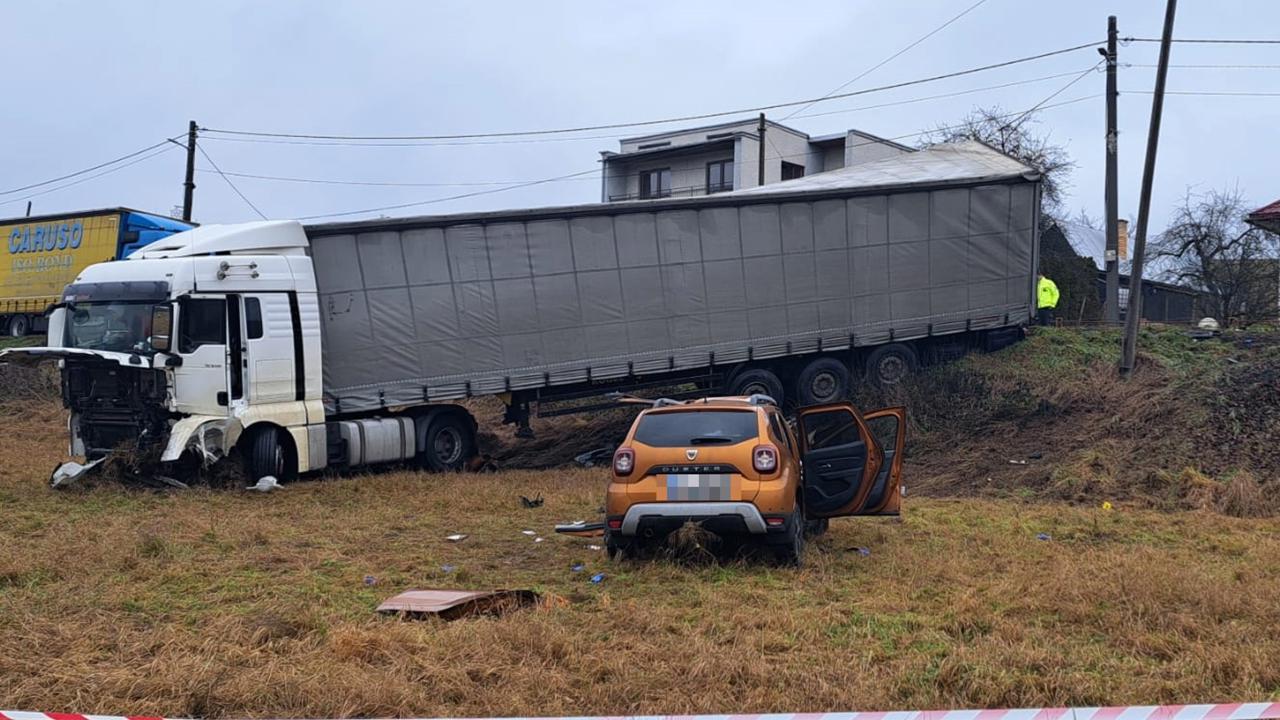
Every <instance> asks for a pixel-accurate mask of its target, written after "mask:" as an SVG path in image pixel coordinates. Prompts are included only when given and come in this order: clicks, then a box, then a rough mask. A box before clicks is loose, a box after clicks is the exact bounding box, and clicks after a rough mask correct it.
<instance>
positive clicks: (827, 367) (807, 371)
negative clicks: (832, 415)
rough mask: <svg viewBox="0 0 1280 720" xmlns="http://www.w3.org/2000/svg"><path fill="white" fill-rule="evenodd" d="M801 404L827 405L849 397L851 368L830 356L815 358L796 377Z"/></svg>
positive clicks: (797, 393) (797, 392)
mask: <svg viewBox="0 0 1280 720" xmlns="http://www.w3.org/2000/svg"><path fill="white" fill-rule="evenodd" d="M796 396H797V397H798V398H799V399H800V404H801V405H825V404H827V403H833V402H837V401H840V400H843V399H845V398H847V397H849V368H848V367H845V364H844V363H842V362H840V361H839V360H836V359H835V358H830V357H821V358H817V359H815V360H813V361H812V362H810V363H809V364H808V365H805V366H804V369H803V370H801V371H800V375H799V377H798V378H797V379H796Z"/></svg>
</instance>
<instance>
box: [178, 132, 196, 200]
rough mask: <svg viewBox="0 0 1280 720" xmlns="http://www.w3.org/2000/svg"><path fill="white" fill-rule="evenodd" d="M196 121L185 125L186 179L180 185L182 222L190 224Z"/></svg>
mask: <svg viewBox="0 0 1280 720" xmlns="http://www.w3.org/2000/svg"><path fill="white" fill-rule="evenodd" d="M196 130H197V127H196V121H195V120H192V121H191V122H190V124H188V125H187V178H186V182H184V183H183V184H182V187H183V191H182V221H183V222H191V202H192V200H194V199H195V194H196Z"/></svg>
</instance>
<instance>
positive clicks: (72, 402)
mask: <svg viewBox="0 0 1280 720" xmlns="http://www.w3.org/2000/svg"><path fill="white" fill-rule="evenodd" d="M1039 195H1040V185H1039V176H1038V175H1037V174H1036V172H1035V171H1034V170H1033V169H1032V168H1030V167H1027V166H1025V165H1023V164H1022V163H1020V162H1018V161H1016V160H1013V159H1011V158H1009V157H1006V156H1004V155H1002V154H1000V153H998V152H996V151H995V150H993V149H991V148H989V147H987V146H985V145H982V144H979V143H972V142H970V143H960V144H953V145H941V146H937V147H933V148H930V149H925V150H921V151H919V152H915V153H911V154H907V155H902V156H898V157H894V158H890V159H886V160H882V161H876V162H869V163H865V164H861V165H857V166H853V167H849V168H845V169H842V170H835V171H831V172H826V173H821V174H817V175H813V176H810V177H806V178H802V179H796V180H792V181H787V182H782V183H777V184H773V185H768V186H764V187H759V188H752V189H748V190H742V191H736V192H727V193H719V194H715V195H709V196H705V197H697V198H679V199H671V198H667V199H653V200H641V201H629V202H621V203H601V204H591V205H578V206H570V207H554V208H541V209H531V210H513V211H504V212H483V213H471V214H459V215H444V216H435V217H411V218H400V219H378V220H368V221H359V222H345V223H332V224H319V225H310V226H305V227H304V226H303V225H301V224H299V223H297V222H293V221H264V222H252V223H244V224H238V225H206V226H202V227H199V228H196V229H194V230H190V231H187V232H183V233H178V234H175V235H172V236H170V237H167V238H163V239H161V240H157V241H155V242H153V243H151V244H150V245H148V246H146V247H144V248H141V249H139V250H137V251H135V252H133V253H132V254H131V255H129V256H128V258H127V259H126V260H124V261H120V262H110V263H100V264H96V265H92V266H90V267H87V268H85V269H84V270H83V271H81V272H80V273H79V274H78V275H77V276H76V277H75V278H74V281H73V282H71V283H70V284H68V285H67V287H66V288H65V290H64V291H63V292H62V294H61V295H60V296H59V297H60V300H59V302H58V304H57V307H56V309H55V310H54V311H53V313H52V315H51V317H50V330H49V346H48V347H43V348H23V349H13V350H8V351H6V352H5V353H3V354H0V360H3V361H10V362H22V363H36V362H39V361H41V360H47V359H57V360H59V361H60V364H61V376H62V391H63V399H64V402H65V404H66V406H67V408H68V409H69V411H70V418H69V428H70V454H71V455H72V456H75V457H77V458H83V459H84V461H85V462H83V463H82V462H79V461H71V462H69V463H67V464H66V465H64V466H63V467H62V468H60V469H59V470H58V471H56V472H55V479H59V478H62V479H66V478H70V477H75V476H76V475H78V474H79V473H81V472H84V471H85V470H86V469H87V468H90V467H92V466H94V464H95V463H97V462H100V461H101V459H102V458H104V457H106V456H107V455H108V454H109V453H111V452H113V450H114V449H115V448H117V447H121V446H124V445H129V446H137V445H139V444H142V445H147V446H150V447H153V448H156V449H157V451H158V453H159V456H160V462H161V463H165V464H171V465H172V466H176V467H177V469H175V470H172V471H171V476H173V475H174V474H177V473H188V472H193V471H196V470H198V469H199V467H200V466H203V465H208V464H211V463H217V462H221V461H222V460H223V459H224V458H226V457H228V456H230V455H232V454H234V455H237V456H239V457H240V458H242V462H243V463H244V464H245V467H246V468H247V470H248V473H249V474H250V476H257V477H259V478H262V477H265V476H268V475H270V476H272V477H274V478H276V479H277V480H278V481H288V480H290V479H292V478H294V477H296V476H297V475H298V474H300V473H308V472H315V471H319V470H323V469H325V468H331V469H344V468H351V467H356V466H361V465H371V464H377V463H390V462H403V461H409V462H413V463H416V464H418V465H420V466H421V467H423V468H427V469H430V470H437V471H446V470H458V469H462V468H465V467H466V466H467V465H468V462H469V461H470V460H471V459H472V458H473V456H474V455H475V452H476V441H475V437H476V428H477V422H476V419H475V418H474V417H473V416H472V414H471V413H470V412H469V411H468V410H467V409H466V407H464V404H462V403H460V402H459V401H464V400H465V399H467V398H474V397H478V396H498V397H500V398H501V399H502V400H503V402H504V403H505V404H506V417H505V420H506V421H508V422H511V423H514V424H517V425H522V426H523V425H524V423H526V422H527V419H528V417H529V414H530V412H531V408H532V410H533V411H534V412H538V411H539V409H541V408H543V407H544V406H548V405H554V404H555V403H557V402H559V403H561V404H562V405H568V406H570V407H572V406H574V405H575V404H577V405H578V406H581V405H582V404H583V403H582V401H581V399H584V398H587V397H589V396H600V395H602V394H605V393H608V392H611V391H613V392H635V391H636V390H637V389H638V388H645V387H658V386H662V387H664V388H669V387H672V386H683V387H692V388H697V389H698V392H719V393H724V394H731V395H752V394H757V393H760V394H765V395H769V396H770V397H772V398H774V399H775V400H776V401H777V402H779V403H781V404H784V405H809V404H816V403H824V402H831V401H835V400H839V399H841V397H842V396H844V395H846V394H847V393H848V392H849V390H850V387H851V385H852V384H853V383H855V382H859V381H863V380H867V379H869V380H871V381H874V382H880V383H892V382H895V381H897V380H899V379H900V378H901V377H902V376H903V374H904V373H906V372H909V371H911V370H912V369H913V368H914V367H915V366H916V365H917V364H918V363H920V362H921V361H922V360H926V359H929V358H938V357H946V356H949V355H951V354H959V353H962V352H964V351H966V350H968V349H971V348H974V347H979V348H982V347H985V348H992V347H996V346H1000V345H1004V344H1008V343H1009V342H1011V341H1012V340H1013V339H1015V338H1017V337H1020V336H1021V334H1022V328H1023V327H1024V326H1025V325H1027V324H1028V322H1029V320H1030V318H1031V316H1032V312H1033V310H1034V303H1033V290H1034V281H1035V270H1036V265H1037V255H1038V252H1037V242H1038V235H1037V227H1038V220H1039V206H1040V197H1039ZM587 404H589V403H587Z"/></svg>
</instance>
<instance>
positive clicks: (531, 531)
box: [520, 530, 538, 537]
mask: <svg viewBox="0 0 1280 720" xmlns="http://www.w3.org/2000/svg"><path fill="white" fill-rule="evenodd" d="M520 534H521V535H528V536H529V537H533V536H534V535H537V534H538V533H537V532H536V531H534V530H521V531H520Z"/></svg>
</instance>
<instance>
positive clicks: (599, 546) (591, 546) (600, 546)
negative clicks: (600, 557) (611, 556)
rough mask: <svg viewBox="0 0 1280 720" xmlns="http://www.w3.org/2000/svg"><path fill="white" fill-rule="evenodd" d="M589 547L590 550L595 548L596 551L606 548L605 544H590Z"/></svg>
mask: <svg viewBox="0 0 1280 720" xmlns="http://www.w3.org/2000/svg"><path fill="white" fill-rule="evenodd" d="M587 549H588V550H594V551H596V552H599V551H601V550H603V549H604V546H603V545H588V546H587Z"/></svg>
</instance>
